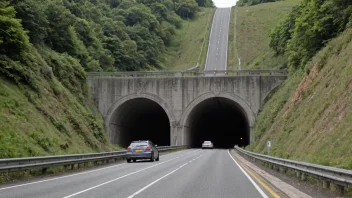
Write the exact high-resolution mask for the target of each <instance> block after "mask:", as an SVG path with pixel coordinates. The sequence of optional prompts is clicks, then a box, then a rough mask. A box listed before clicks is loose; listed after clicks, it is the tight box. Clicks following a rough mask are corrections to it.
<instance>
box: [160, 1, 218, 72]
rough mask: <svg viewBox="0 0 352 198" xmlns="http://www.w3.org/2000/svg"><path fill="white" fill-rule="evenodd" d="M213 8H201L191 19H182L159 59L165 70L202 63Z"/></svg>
mask: <svg viewBox="0 0 352 198" xmlns="http://www.w3.org/2000/svg"><path fill="white" fill-rule="evenodd" d="M214 11H215V9H214V8H201V11H200V12H199V13H198V14H197V16H196V18H195V19H193V20H184V21H183V24H182V28H180V29H179V30H177V32H176V35H175V38H174V39H173V40H172V43H171V45H170V47H168V48H167V49H166V53H165V55H164V57H163V59H162V60H161V61H162V63H163V65H164V67H165V69H167V70H186V69H189V68H191V67H194V66H196V65H197V63H198V62H199V64H200V65H201V66H203V65H204V62H205V57H206V51H207V48H208V47H207V46H208V40H209V34H210V29H211V25H212V19H213V15H214Z"/></svg>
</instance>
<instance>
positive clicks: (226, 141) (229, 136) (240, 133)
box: [185, 97, 250, 148]
mask: <svg viewBox="0 0 352 198" xmlns="http://www.w3.org/2000/svg"><path fill="white" fill-rule="evenodd" d="M185 134H186V136H187V140H188V145H190V146H191V147H192V148H199V147H201V145H202V143H203V141H212V142H213V144H214V147H215V148H233V146H234V145H239V146H246V145H248V144H249V142H250V139H249V138H250V128H249V122H248V119H247V116H246V113H245V112H244V110H243V108H242V107H241V106H240V105H238V104H237V103H236V102H235V101H232V100H230V99H227V98H221V97H214V98H209V99H206V100H204V101H202V102H201V103H199V104H198V105H196V106H195V107H194V108H193V109H192V111H191V112H190V114H189V116H188V118H187V120H186V124H185Z"/></svg>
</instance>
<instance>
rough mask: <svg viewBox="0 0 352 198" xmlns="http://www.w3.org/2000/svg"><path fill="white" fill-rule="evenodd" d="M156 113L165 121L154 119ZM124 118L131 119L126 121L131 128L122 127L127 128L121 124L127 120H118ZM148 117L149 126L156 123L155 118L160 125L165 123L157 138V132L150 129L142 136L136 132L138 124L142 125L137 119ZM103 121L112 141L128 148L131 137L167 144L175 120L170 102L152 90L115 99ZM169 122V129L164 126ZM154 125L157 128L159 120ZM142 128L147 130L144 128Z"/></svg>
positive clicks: (144, 119) (146, 118)
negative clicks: (154, 93) (169, 105)
mask: <svg viewBox="0 0 352 198" xmlns="http://www.w3.org/2000/svg"><path fill="white" fill-rule="evenodd" d="M150 113H156V114H157V115H153V116H151V114H150ZM162 114H164V115H162ZM155 116H156V117H157V118H160V119H161V120H162V121H161V120H158V119H151V118H154V117H155ZM162 116H163V118H162ZM122 120H123V122H128V123H127V124H128V125H130V126H129V127H132V128H130V129H128V130H127V129H122V128H127V126H123V127H122V125H121V124H125V123H119V122H121V121H122ZM146 120H147V121H149V122H148V125H147V126H148V127H149V126H150V125H153V122H154V121H161V123H159V124H160V125H162V126H164V128H163V129H158V130H163V133H158V134H159V136H158V137H156V136H155V134H153V132H154V130H149V132H150V134H149V135H148V136H147V135H146V134H144V135H142V134H140V135H139V136H138V135H136V134H135V133H136V131H138V126H141V124H140V123H138V122H139V121H140V122H146ZM104 122H105V129H106V131H107V133H108V137H109V140H110V142H111V143H113V144H119V145H121V146H123V147H126V146H127V145H128V144H129V142H130V141H132V140H139V139H148V140H151V141H153V142H154V144H158V145H160V146H166V145H170V136H171V130H172V125H174V123H175V119H174V116H173V115H172V113H171V111H170V108H169V107H168V105H167V103H166V102H165V101H163V100H162V99H161V98H160V97H158V96H156V95H153V94H149V93H136V94H130V95H127V96H125V97H123V98H121V99H120V100H118V101H117V102H115V103H114V104H113V105H112V106H111V107H110V109H109V111H108V113H107V114H106V116H105V117H104ZM166 122H167V129H166V127H165V125H166ZM154 124H155V125H154V127H156V124H157V123H154ZM121 127H122V128H121ZM144 127H146V126H144ZM148 127H146V128H148ZM133 128H134V129H133ZM157 128H158V127H157ZM140 129H141V130H143V131H144V130H145V128H143V129H142V128H140ZM158 130H157V131H158ZM152 131H153V132H152ZM138 137H139V138H138ZM133 138H134V139H133Z"/></svg>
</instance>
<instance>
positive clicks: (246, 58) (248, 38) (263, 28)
mask: <svg viewBox="0 0 352 198" xmlns="http://www.w3.org/2000/svg"><path fill="white" fill-rule="evenodd" d="M299 2H300V0H286V1H278V2H271V3H264V4H259V5H255V6H244V7H234V8H233V9H232V15H231V24H230V27H231V29H230V35H229V52H228V53H229V58H228V68H229V69H237V68H238V59H237V56H238V57H239V58H240V59H241V68H242V69H265V68H279V67H282V66H283V65H285V62H286V60H285V58H284V57H283V56H275V53H274V51H273V50H272V49H270V47H269V43H270V37H269V35H270V33H271V31H272V29H273V28H274V27H275V26H276V24H277V23H278V22H279V21H280V20H281V19H282V18H283V17H284V16H285V15H286V14H288V13H289V12H290V11H291V9H292V7H293V6H295V5H297V4H298V3H299ZM235 24H236V27H235ZM235 33H236V34H235Z"/></svg>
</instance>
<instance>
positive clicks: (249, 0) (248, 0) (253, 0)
mask: <svg viewBox="0 0 352 198" xmlns="http://www.w3.org/2000/svg"><path fill="white" fill-rule="evenodd" d="M275 1H277V0H239V1H237V3H236V5H237V6H245V5H248V6H252V5H257V4H260V3H267V2H275Z"/></svg>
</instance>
